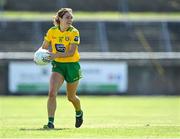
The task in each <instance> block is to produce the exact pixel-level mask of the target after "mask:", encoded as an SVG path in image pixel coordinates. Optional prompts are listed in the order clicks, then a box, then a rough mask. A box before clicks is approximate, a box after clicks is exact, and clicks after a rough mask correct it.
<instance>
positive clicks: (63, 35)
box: [44, 26, 80, 62]
mask: <svg viewBox="0 0 180 139" xmlns="http://www.w3.org/2000/svg"><path fill="white" fill-rule="evenodd" d="M44 39H45V40H46V41H48V42H49V43H50V44H51V47H52V53H56V52H61V53H65V52H67V51H68V50H69V49H70V44H77V45H79V43H80V36H79V31H78V30H77V29H76V28H75V27H73V26H70V27H69V28H68V29H67V30H66V31H64V32H61V30H60V29H59V26H53V27H51V28H50V29H49V30H48V32H47V33H46V36H45V37H44ZM79 59H80V55H79V52H78V47H76V50H75V53H74V55H73V56H71V57H64V58H56V59H55V61H56V62H78V61H79Z"/></svg>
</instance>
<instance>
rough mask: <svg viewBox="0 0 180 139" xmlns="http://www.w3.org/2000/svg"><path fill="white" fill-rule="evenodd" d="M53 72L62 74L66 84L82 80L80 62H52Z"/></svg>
mask: <svg viewBox="0 0 180 139" xmlns="http://www.w3.org/2000/svg"><path fill="white" fill-rule="evenodd" d="M52 66H53V67H52V72H58V73H60V74H61V75H62V76H63V77H64V79H65V81H66V82H68V83H72V82H75V81H77V80H79V79H80V78H82V72H81V67H80V64H79V62H69V63H61V62H56V61H52Z"/></svg>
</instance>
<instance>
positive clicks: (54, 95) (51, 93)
mask: <svg viewBox="0 0 180 139" xmlns="http://www.w3.org/2000/svg"><path fill="white" fill-rule="evenodd" d="M55 97H56V92H55V90H54V89H51V90H50V91H49V98H55Z"/></svg>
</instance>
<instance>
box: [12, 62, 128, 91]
mask: <svg viewBox="0 0 180 139" xmlns="http://www.w3.org/2000/svg"><path fill="white" fill-rule="evenodd" d="M80 64H81V69H82V73H83V78H82V79H81V80H80V84H79V87H78V91H80V92H82V93H83V92H91V93H97V92H98V93H115V92H116V93H121V92H126V91H127V88H128V67H127V64H126V63H124V62H109V61H108V62H100V61H99V62H93V61H83V62H80ZM50 74H51V65H50V64H49V65H46V66H38V65H36V64H34V63H33V62H10V63H9V91H10V92H11V93H16V92H24V93H31V94H34V93H37V92H46V93H47V92H48V88H49V78H50ZM61 92H65V84H63V87H62V89H61Z"/></svg>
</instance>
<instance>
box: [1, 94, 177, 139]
mask: <svg viewBox="0 0 180 139" xmlns="http://www.w3.org/2000/svg"><path fill="white" fill-rule="evenodd" d="M46 100H47V98H46V97H42V96H41V97H38V96H33V97H32V96H31V97H28V96H19V97H5V96H1V97H0V138H78V139H80V138H131V139H133V138H138V139H139V138H142V139H152V138H159V139H167V138H180V97H179V96H176V97H175V96H174V97H150V96H149V97H121V96H104V97H101V96H99V97H92V96H81V103H82V106H83V110H84V124H83V126H82V127H81V128H80V129H76V128H74V109H73V107H72V105H71V104H70V103H69V102H68V101H67V99H66V98H65V97H58V99H57V100H58V107H57V111H56V118H55V124H56V129H55V130H43V129H42V126H43V124H46V122H47V116H46Z"/></svg>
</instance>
